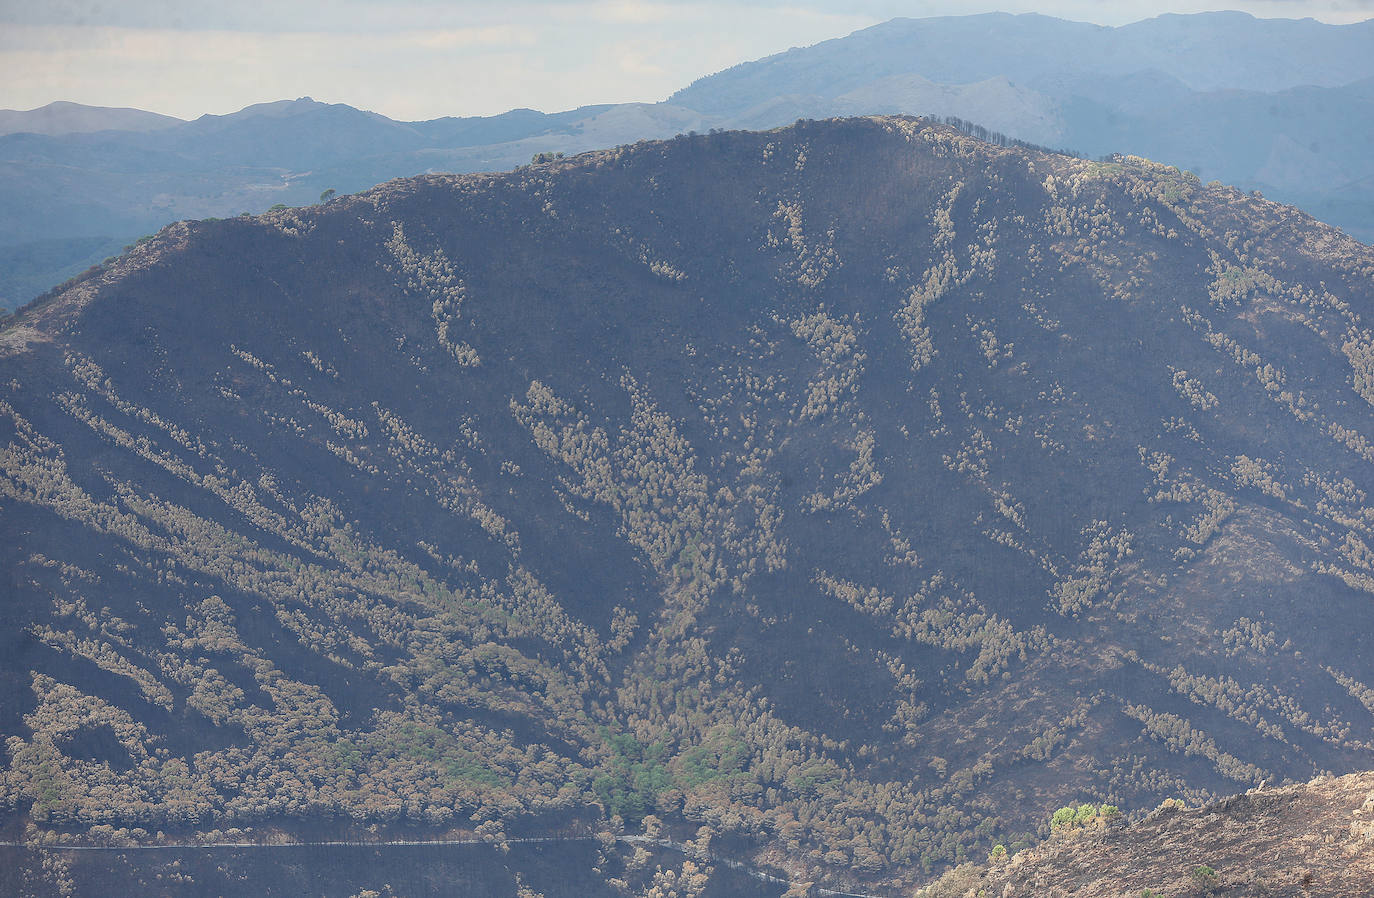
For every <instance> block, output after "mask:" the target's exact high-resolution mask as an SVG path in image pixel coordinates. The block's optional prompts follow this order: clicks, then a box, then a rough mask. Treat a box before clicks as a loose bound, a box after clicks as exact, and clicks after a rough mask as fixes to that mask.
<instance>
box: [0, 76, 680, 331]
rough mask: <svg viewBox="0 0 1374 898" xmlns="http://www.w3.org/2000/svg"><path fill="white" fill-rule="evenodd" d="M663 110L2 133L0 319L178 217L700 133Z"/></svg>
mask: <svg viewBox="0 0 1374 898" xmlns="http://www.w3.org/2000/svg"><path fill="white" fill-rule="evenodd" d="M701 124H702V119H701V117H700V116H699V115H697V114H695V113H692V112H690V111H686V110H677V109H675V108H671V107H652V106H643V105H636V104H631V105H626V106H617V107H606V106H599V107H587V108H585V109H579V110H573V111H571V112H568V113H558V114H553V115H545V114H543V113H538V112H534V111H532V110H514V111H512V112H510V113H506V114H505V115H500V116H494V117H489V118H478V119H474V118H467V119H455V118H443V119H436V120H434V121H430V122H397V121H393V120H391V119H388V118H386V117H385V116H381V115H377V114H375V113H371V112H364V111H362V110H358V109H354V108H353V107H351V106H347V105H344V104H339V103H335V104H327V103H318V102H316V101H314V100H311V99H310V98H308V97H303V98H301V99H299V100H290V101H281V102H276V103H263V104H258V105H256V106H249V107H247V108H245V109H243V110H240V111H239V112H236V113H234V114H232V115H224V116H214V115H207V116H202V117H200V118H198V119H196V120H195V121H192V122H185V123H178V124H177V125H175V126H172V127H167V128H163V129H159V130H156V131H144V130H137V131H134V130H125V131H100V132H98V133H89V134H64V135H55V136H54V135H46V134H38V133H16V134H8V135H0V209H3V210H4V211H3V212H2V213H0V311H3V307H6V306H8V307H10V308H14V307H17V306H18V305H21V304H22V303H23V302H25V301H27V300H28V299H30V298H32V297H33V296H36V295H37V294H39V293H42V292H44V291H45V290H47V289H48V288H49V287H52V286H53V285H54V284H57V283H58V282H60V281H62V280H64V279H66V278H68V277H71V276H73V275H75V274H78V273H80V272H81V271H82V270H84V269H85V268H87V267H89V266H90V265H93V264H98V263H100V262H101V261H102V260H103V259H105V258H107V257H109V256H111V255H114V254H118V252H119V251H120V249H121V248H122V247H124V246H125V245H127V244H130V243H132V242H134V241H135V240H136V239H137V238H138V237H139V236H140V235H146V234H149V233H151V232H153V231H156V230H157V229H159V228H161V227H162V226H163V225H165V224H166V223H167V222H169V221H174V220H178V219H183V218H208V217H220V218H224V217H231V216H235V215H238V214H240V213H243V212H249V211H251V212H261V211H264V210H266V209H268V208H269V207H271V206H273V205H277V204H281V203H285V204H290V205H306V204H309V203H313V202H316V201H317V199H318V198H319V196H320V194H321V193H322V192H323V191H325V190H327V189H333V190H336V191H339V192H342V193H351V192H354V191H358V190H363V189H366V188H368V187H371V186H373V185H375V184H377V183H379V182H381V181H385V180H388V179H390V178H395V177H398V176H403V175H415V174H421V173H424V172H427V171H482V170H492V169H497V170H499V169H511V168H514V167H516V166H517V165H521V164H524V163H527V162H529V160H530V157H531V156H532V155H534V154H535V153H537V152H544V151H550V150H560V151H572V150H586V149H590V148H593V147H598V146H608V145H613V144H617V143H622V142H627V141H633V140H638V139H640V138H642V137H646V136H648V137H665V136H671V135H672V134H675V133H677V132H678V131H685V130H692V129H695V128H698V127H700V126H701Z"/></svg>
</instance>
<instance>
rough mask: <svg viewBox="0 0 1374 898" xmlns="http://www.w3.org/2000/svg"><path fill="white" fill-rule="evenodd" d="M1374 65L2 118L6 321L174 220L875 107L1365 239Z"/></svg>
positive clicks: (1247, 24)
mask: <svg viewBox="0 0 1374 898" xmlns="http://www.w3.org/2000/svg"><path fill="white" fill-rule="evenodd" d="M1371 60H1374V24H1372V23H1370V22H1365V23H1361V24H1357V25H1348V26H1332V25H1323V24H1320V23H1317V22H1314V21H1312V20H1302V21H1293V20H1264V19H1255V18H1252V17H1250V16H1248V15H1244V14H1239V13H1212V14H1203V15H1196V16H1161V17H1159V18H1156V19H1150V20H1147V21H1144V22H1140V23H1136V24H1134V25H1129V26H1124V27H1119V28H1106V27H1100V26H1095V25H1086V24H1082V23H1074V22H1066V21H1063V20H1059V19H1053V18H1049V17H1045V16H1034V15H1022V16H1011V15H1005V14H995V15H985V16H969V17H954V18H936V19H919V20H909V19H906V20H904V19H898V20H893V21H891V22H888V23H885V24H883V25H878V26H875V27H873V28H869V29H866V30H864V31H860V32H857V33H856V34H854V35H851V36H849V37H846V38H842V39H837V40H833V41H827V42H825V43H822V44H818V45H816V46H815V47H809V48H804V49H798V50H791V51H788V52H786V53H782V54H779V55H777V56H774V57H769V58H768V59H764V60H759V61H757V62H752V63H745V64H742V65H740V66H736V67H735V68H732V69H729V70H727V71H725V72H721V73H719V74H717V75H713V76H711V77H709V78H705V79H702V80H701V81H699V82H697V83H695V84H693V85H690V86H688V87H686V88H684V89H683V90H681V91H679V92H678V93H677V94H674V95H673V96H672V97H671V98H669V99H668V100H667V101H665V102H663V103H658V104H623V105H617V106H592V107H585V108H582V109H577V110H571V111H568V112H562V113H556V114H551V115H546V114H543V113H538V112H534V111H532V110H515V111H512V112H510V113H507V114H505V115H502V116H496V117H492V118H481V119H448V118H446V119H437V120H434V121H431V122H410V123H403V122H395V121H392V120H390V119H387V118H385V117H384V116H380V115H375V114H372V113H365V112H361V111H359V110H356V109H352V108H351V107H348V106H343V105H335V104H319V103H314V102H313V101H309V100H297V101H283V102H279V103H267V104H261V105H258V106H252V107H249V108H247V109H244V110H242V111H241V112H239V113H235V114H233V115H229V116H205V117H203V118H201V119H197V120H196V121H194V122H186V123H180V122H177V121H176V120H170V121H168V120H167V119H166V117H156V118H153V119H146V120H145V119H132V118H130V115H129V113H130V112H135V111H129V110H125V111H122V112H121V111H119V110H103V111H102V110H91V109H85V110H84V111H77V110H73V109H71V108H70V107H68V108H65V109H56V110H55V109H52V108H50V107H45V108H44V110H36V111H31V112H27V113H13V112H10V113H3V114H0V134H3V136H0V210H3V211H0V306H3V305H8V306H10V307H14V306H16V305H18V304H19V303H21V302H23V301H25V300H27V299H28V298H30V297H31V296H33V295H36V294H37V293H40V292H42V291H43V290H45V289H47V288H48V287H50V286H52V285H53V284H55V283H57V282H59V281H61V280H62V279H64V278H65V277H67V276H69V275H71V274H73V273H75V272H76V271H79V270H81V269H83V268H84V267H86V266H87V265H90V264H92V263H94V262H98V261H100V260H101V259H103V258H105V257H106V256H108V255H110V254H112V253H114V252H117V251H118V249H119V248H120V247H122V246H124V245H125V244H127V243H129V242H131V241H132V240H133V239H135V238H136V237H138V236H139V235H141V234H146V233H149V232H151V231H153V230H156V229H157V228H158V227H161V226H162V225H163V224H165V223H166V222H168V221H171V220H175V219H179V218H204V217H211V216H213V217H228V216H232V215H237V214H238V213H240V212H244V211H252V212H257V211H262V210H264V209H266V208H268V207H269V206H271V205H274V204H276V203H286V204H289V205H300V204H305V203H310V202H314V201H315V200H316V199H317V198H318V197H319V195H320V193H321V192H322V191H323V190H325V189H329V188H332V189H336V190H338V191H340V192H345V193H347V192H353V191H356V190H361V189H364V188H366V187H370V186H372V185H373V184H376V183H378V182H380V181H383V180H385V179H387V178H391V177H397V176H404V175H412V174H417V173H422V172H427V171H454V172H467V171H480V170H499V169H508V168H512V167H514V166H516V165H520V164H524V163H526V162H528V161H529V159H530V158H531V156H532V155H534V154H535V153H537V152H554V151H559V152H569V153H571V152H579V151H583V150H588V149H593V148H596V147H604V146H611V145H616V144H620V143H627V142H632V141H635V140H639V139H644V138H662V137H668V136H671V135H673V134H677V133H681V132H687V131H692V130H699V131H704V130H707V129H710V128H737V127H748V128H769V127H775V126H777V125H781V124H785V123H788V122H791V121H793V120H795V119H797V118H824V117H830V116H840V115H863V114H871V113H902V112H906V113H916V114H929V113H936V114H939V115H955V116H959V117H961V118H964V119H967V120H970V121H973V122H977V123H979V124H980V125H983V126H986V127H988V128H992V129H994V130H997V131H1001V132H1004V133H1006V134H1008V135H1010V136H1012V137H1015V138H1020V139H1023V140H1028V141H1031V142H1034V143H1039V144H1044V145H1049V146H1065V147H1070V148H1073V149H1075V150H1078V151H1080V152H1083V153H1085V154H1088V155H1091V156H1100V155H1102V154H1106V153H1111V152H1123V153H1133V154H1137V155H1143V156H1146V157H1149V158H1153V159H1156V160H1158V161H1162V162H1167V163H1170V164H1175V165H1178V166H1180V167H1182V168H1187V169H1191V170H1193V171H1195V172H1196V173H1198V174H1199V175H1201V176H1202V177H1203V179H1204V180H1211V179H1213V178H1216V179H1220V180H1222V181H1224V182H1226V183H1229V184H1235V185H1238V186H1240V187H1242V188H1243V189H1247V190H1248V189H1260V190H1263V191H1264V192H1265V193H1266V194H1267V195H1270V196H1272V197H1273V198H1277V199H1280V200H1283V201H1285V202H1291V203H1296V204H1298V205H1300V206H1302V207H1303V208H1304V209H1306V210H1307V211H1309V212H1311V213H1312V214H1314V215H1316V216H1318V217H1319V218H1322V219H1323V220H1326V221H1329V222H1331V223H1334V224H1336V225H1338V226H1341V227H1343V228H1345V229H1346V230H1347V231H1348V232H1349V233H1351V234H1353V235H1355V236H1357V237H1359V238H1360V239H1362V240H1364V241H1366V242H1368V241H1370V240H1372V239H1374V156H1371V154H1369V153H1368V152H1367V147H1368V146H1370V145H1374V80H1371V79H1374V63H1372V62H1371ZM98 128H117V129H121V130H115V131H108V130H104V131H97V130H95V129H98ZM21 129H22V130H24V131H27V132H37V133H17V132H18V131H19V130H21ZM4 132H11V133H8V134H4ZM59 132H62V133H59Z"/></svg>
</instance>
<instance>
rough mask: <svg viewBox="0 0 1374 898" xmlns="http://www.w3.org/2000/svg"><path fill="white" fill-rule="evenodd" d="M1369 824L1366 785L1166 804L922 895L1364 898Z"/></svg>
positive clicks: (969, 868)
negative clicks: (1047, 893) (1048, 892)
mask: <svg viewBox="0 0 1374 898" xmlns="http://www.w3.org/2000/svg"><path fill="white" fill-rule="evenodd" d="M1371 814H1374V774H1369V773H1360V774H1351V775H1350V776H1344V777H1337V778H1322V779H1319V780H1315V781H1313V782H1311V783H1304V784H1302V785H1296V786H1289V787H1287V788H1283V789H1269V790H1251V791H1250V792H1247V793H1245V794H1242V795H1232V796H1228V797H1227V798H1225V799H1222V800H1221V801H1218V802H1215V803H1213V804H1209V805H1206V806H1204V807H1198V808H1188V807H1185V806H1184V804H1183V803H1182V802H1179V801H1176V800H1169V801H1166V802H1165V803H1164V804H1163V805H1161V806H1160V807H1159V808H1158V809H1156V810H1155V811H1154V812H1152V813H1151V814H1150V815H1149V816H1148V817H1147V818H1145V819H1144V820H1143V821H1141V822H1139V823H1137V824H1135V825H1133V826H1122V825H1121V824H1120V821H1119V820H1117V821H1108V820H1101V819H1097V820H1093V821H1091V822H1090V823H1088V824H1087V825H1074V824H1067V825H1061V826H1060V827H1059V828H1058V830H1057V831H1056V833H1055V838H1053V839H1051V840H1049V841H1048V842H1047V843H1045V844H1044V845H1042V846H1039V847H1037V848H1035V849H1032V850H1028V851H1025V852H1022V853H1021V854H1018V855H1016V856H1014V857H1011V858H1009V859H1008V858H1007V857H1006V855H1001V856H999V857H997V858H995V859H992V860H990V862H989V863H988V864H986V865H983V866H982V867H979V866H978V865H974V864H968V865H965V866H963V867H961V868H960V869H958V870H955V871H951V872H950V873H949V874H947V875H946V876H945V877H944V878H943V880H942V881H941V882H940V883H938V884H936V885H933V886H931V887H930V888H929V889H928V890H927V891H924V892H921V893H919V894H920V896H922V898H939V896H951V898H953V896H962V895H964V894H965V892H967V891H968V890H969V889H970V888H972V889H974V890H975V891H977V890H980V889H981V890H982V891H981V892H978V893H979V894H984V893H985V894H988V895H1007V896H1013V895H1018V896H1019V895H1039V894H1045V889H1046V888H1047V887H1048V888H1049V889H1051V890H1053V889H1056V888H1057V889H1060V890H1062V892H1063V893H1065V894H1072V895H1076V896H1081V898H1116V896H1120V895H1151V894H1153V895H1219V894H1240V895H1273V896H1279V895H1285V896H1286V895H1292V896H1298V895H1303V896H1312V898H1349V896H1354V895H1366V894H1368V893H1369V888H1370V883H1372V882H1374V862H1372V861H1371V859H1370V851H1369V843H1370V840H1371V839H1374V821H1371ZM1052 893H1053V892H1051V894H1052Z"/></svg>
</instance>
